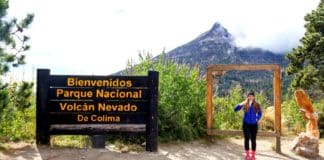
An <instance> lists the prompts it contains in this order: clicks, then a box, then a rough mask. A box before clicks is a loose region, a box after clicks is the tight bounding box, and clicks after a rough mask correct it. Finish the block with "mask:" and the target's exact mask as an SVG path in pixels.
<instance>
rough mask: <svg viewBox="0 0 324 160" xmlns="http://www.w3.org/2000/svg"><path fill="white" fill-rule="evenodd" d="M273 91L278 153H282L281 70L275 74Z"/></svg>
mask: <svg viewBox="0 0 324 160" xmlns="http://www.w3.org/2000/svg"><path fill="white" fill-rule="evenodd" d="M273 90H274V96H273V97H274V106H275V131H276V133H277V137H276V152H277V153H280V152H281V146H280V143H281V142H280V135H281V86H280V68H279V69H277V70H275V71H274V72H273Z"/></svg>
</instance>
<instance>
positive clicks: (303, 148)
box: [292, 133, 319, 158]
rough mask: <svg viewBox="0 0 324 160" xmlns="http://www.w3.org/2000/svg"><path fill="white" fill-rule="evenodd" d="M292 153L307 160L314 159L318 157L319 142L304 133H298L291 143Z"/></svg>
mask: <svg viewBox="0 0 324 160" xmlns="http://www.w3.org/2000/svg"><path fill="white" fill-rule="evenodd" d="M292 151H293V152H295V153H296V154H298V155H301V156H304V157H307V158H315V157H317V156H319V140H318V139H317V138H316V137H312V136H309V135H307V134H306V133H300V134H299V135H298V137H296V138H295V139H294V141H293V147H292Z"/></svg>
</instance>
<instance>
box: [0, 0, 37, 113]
mask: <svg viewBox="0 0 324 160" xmlns="http://www.w3.org/2000/svg"><path fill="white" fill-rule="evenodd" d="M8 4H9V2H8V0H0V78H1V77H2V76H3V75H4V74H5V73H7V72H8V71H9V69H10V66H13V67H17V66H19V65H22V64H24V63H25V61H24V60H25V55H24V54H23V53H24V51H27V50H28V49H29V48H30V46H29V45H28V44H27V41H28V40H29V37H28V36H26V35H25V34H24V31H25V29H27V28H28V27H29V25H30V24H31V23H32V21H33V18H34V15H33V14H27V15H26V17H25V18H24V19H22V20H20V21H18V20H17V19H16V18H10V17H9V16H8V15H7V10H8V8H9V5H8ZM30 85H32V84H30ZM7 86H8V84H3V83H1V81H0V110H1V109H2V108H5V107H6V106H7V105H8V103H9V99H10V98H9V96H8V90H7Z"/></svg>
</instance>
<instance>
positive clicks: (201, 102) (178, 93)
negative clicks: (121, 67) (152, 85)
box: [126, 54, 206, 141]
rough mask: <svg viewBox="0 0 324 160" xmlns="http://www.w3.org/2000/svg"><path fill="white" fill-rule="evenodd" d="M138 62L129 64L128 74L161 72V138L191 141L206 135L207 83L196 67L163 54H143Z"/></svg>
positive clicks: (159, 124) (163, 139) (159, 112)
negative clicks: (172, 60)
mask: <svg viewBox="0 0 324 160" xmlns="http://www.w3.org/2000/svg"><path fill="white" fill-rule="evenodd" d="M139 57H140V62H139V64H134V63H132V62H131V61H130V62H129V63H128V66H127V69H126V74H128V75H146V74H147V72H148V71H149V70H151V69H154V70H155V71H158V72H159V105H158V127H159V138H160V141H169V140H192V139H194V138H198V137H201V136H202V135H203V134H205V128H206V127H205V126H206V116H205V115H206V113H205V99H206V96H205V95H206V89H205V88H206V83H205V79H203V78H202V77H200V73H199V69H198V68H197V67H188V66H186V65H180V64H176V63H173V62H170V61H169V60H166V59H164V57H163V56H161V57H160V58H159V59H158V60H152V57H151V56H150V55H149V54H140V56H139Z"/></svg>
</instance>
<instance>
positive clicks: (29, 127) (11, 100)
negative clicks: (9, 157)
mask: <svg viewBox="0 0 324 160" xmlns="http://www.w3.org/2000/svg"><path fill="white" fill-rule="evenodd" d="M32 88H33V84H32V83H27V82H21V83H12V84H10V85H9V86H8V87H6V88H5V89H3V91H1V92H2V93H1V94H2V95H3V96H4V97H7V102H6V103H5V104H3V105H2V106H1V108H0V126H1V127H0V137H1V138H0V141H2V142H6V141H18V140H32V139H34V137H35V119H36V117H35V116H36V112H35V110H36V108H35V107H36V106H35V103H34V97H35V96H33V94H32Z"/></svg>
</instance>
